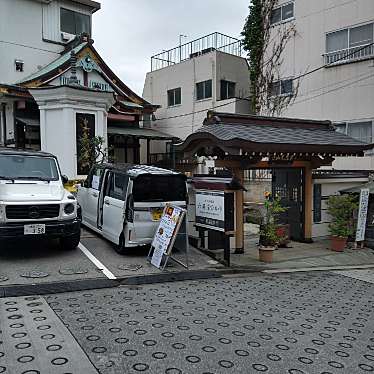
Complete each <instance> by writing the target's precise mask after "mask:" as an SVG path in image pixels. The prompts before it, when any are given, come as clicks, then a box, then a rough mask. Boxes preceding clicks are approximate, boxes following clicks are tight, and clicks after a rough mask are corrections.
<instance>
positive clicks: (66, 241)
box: [60, 232, 81, 251]
mask: <svg viewBox="0 0 374 374" xmlns="http://www.w3.org/2000/svg"><path fill="white" fill-rule="evenodd" d="M80 240H81V234H80V232H79V233H77V234H74V235H72V236H67V237H65V238H61V239H60V245H61V248H62V249H63V250H64V251H72V250H73V249H76V248H77V247H78V244H79V242H80Z"/></svg>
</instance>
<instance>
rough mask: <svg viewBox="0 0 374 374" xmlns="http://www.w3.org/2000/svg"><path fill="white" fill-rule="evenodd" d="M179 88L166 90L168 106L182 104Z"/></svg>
mask: <svg viewBox="0 0 374 374" xmlns="http://www.w3.org/2000/svg"><path fill="white" fill-rule="evenodd" d="M181 91H182V90H181V88H180V87H179V88H174V89H173V90H168V106H174V105H179V104H181V103H182V92H181Z"/></svg>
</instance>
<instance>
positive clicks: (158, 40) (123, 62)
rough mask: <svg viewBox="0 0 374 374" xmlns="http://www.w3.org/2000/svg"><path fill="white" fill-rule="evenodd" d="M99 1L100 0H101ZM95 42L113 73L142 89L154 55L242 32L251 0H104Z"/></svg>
mask: <svg viewBox="0 0 374 374" xmlns="http://www.w3.org/2000/svg"><path fill="white" fill-rule="evenodd" d="M99 1H100V0H99ZM100 2H101V9H100V10H99V11H97V12H96V13H95V14H94V16H93V39H94V41H95V44H94V46H95V48H96V49H97V50H98V52H99V53H100V55H101V56H102V57H103V58H104V60H105V61H106V63H107V64H108V65H109V66H110V67H111V69H112V70H113V71H114V73H115V74H116V75H117V76H119V78H121V79H122V80H123V82H124V83H125V84H127V85H128V86H129V87H130V88H131V89H132V90H134V91H135V92H136V93H137V94H140V95H141V94H142V91H143V84H144V79H145V75H146V73H147V72H148V71H149V70H150V67H151V56H152V55H155V54H157V53H159V52H162V50H164V49H171V48H174V47H176V46H178V45H179V35H180V34H184V35H187V36H188V37H187V38H185V39H184V42H188V41H190V40H193V39H196V38H199V37H201V36H204V35H206V34H210V33H212V32H215V31H218V32H221V33H223V34H227V35H230V36H233V37H239V35H240V32H241V30H242V28H243V24H244V21H245V18H246V17H247V14H248V5H249V0H188V1H186V0H135V1H134V0H132V1H130V0H101V1H100Z"/></svg>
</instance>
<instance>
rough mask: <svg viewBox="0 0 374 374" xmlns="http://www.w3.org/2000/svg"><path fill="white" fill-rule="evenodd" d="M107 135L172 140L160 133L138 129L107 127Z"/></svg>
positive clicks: (169, 136) (170, 137) (172, 137)
mask: <svg viewBox="0 0 374 374" xmlns="http://www.w3.org/2000/svg"><path fill="white" fill-rule="evenodd" d="M108 134H117V135H125V136H135V137H137V138H140V139H154V140H172V139H175V137H174V136H171V135H168V134H164V133H162V132H160V131H157V130H154V129H148V128H144V127H143V128H139V127H115V126H109V127H108Z"/></svg>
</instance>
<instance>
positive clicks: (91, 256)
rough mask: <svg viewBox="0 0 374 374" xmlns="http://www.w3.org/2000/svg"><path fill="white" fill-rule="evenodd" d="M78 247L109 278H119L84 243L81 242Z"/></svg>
mask: <svg viewBox="0 0 374 374" xmlns="http://www.w3.org/2000/svg"><path fill="white" fill-rule="evenodd" d="M78 248H79V249H80V250H81V251H82V252H83V253H84V254H85V255H86V257H87V258H88V259H89V260H90V261H91V262H92V263H93V264H94V265H95V266H96V267H97V268H98V269H100V270H101V271H102V272H103V274H104V275H105V276H106V277H107V278H109V279H117V278H116V276H115V275H114V274H113V273H112V272H111V271H110V270H109V269H108V268H107V267H106V266H104V264H103V263H102V262H100V261H99V260H98V259H97V258H96V257H95V256H94V255H93V254H92V253H91V252H90V251H89V250H88V249H87V248H86V247H85V246H84V245H83V244H82V243H79V245H78Z"/></svg>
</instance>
